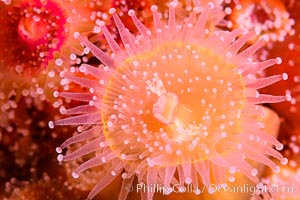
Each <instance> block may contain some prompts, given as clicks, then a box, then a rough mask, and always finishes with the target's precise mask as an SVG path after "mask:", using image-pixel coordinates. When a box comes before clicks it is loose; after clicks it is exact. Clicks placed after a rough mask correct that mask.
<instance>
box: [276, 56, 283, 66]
mask: <svg viewBox="0 0 300 200" xmlns="http://www.w3.org/2000/svg"><path fill="white" fill-rule="evenodd" d="M276 63H277V64H278V65H280V64H281V63H282V59H281V58H280V57H277V58H276Z"/></svg>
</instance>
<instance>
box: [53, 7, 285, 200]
mask: <svg viewBox="0 0 300 200" xmlns="http://www.w3.org/2000/svg"><path fill="white" fill-rule="evenodd" d="M175 6H176V4H175V3H174V4H170V7H169V17H168V22H167V24H165V25H164V24H163V23H164V22H163V21H162V20H161V19H160V13H159V12H158V11H157V7H156V6H152V7H151V10H152V12H153V22H154V30H153V31H150V30H149V29H148V28H147V27H145V26H144V25H143V24H142V23H141V21H139V20H138V18H137V16H136V15H135V12H134V11H133V10H130V11H129V12H128V14H129V16H130V17H131V18H132V21H133V23H134V24H135V26H136V28H137V29H138V30H139V32H140V34H139V35H137V36H134V35H132V34H131V33H130V32H129V31H128V29H126V27H125V26H124V24H123V23H122V21H121V20H120V18H119V17H118V15H117V14H116V12H115V9H113V8H112V9H110V11H109V12H110V14H112V16H113V18H114V21H115V23H116V26H117V28H118V31H119V34H120V36H121V39H122V42H123V46H124V49H122V48H121V47H120V46H119V45H118V44H117V43H116V42H115V41H114V39H113V37H112V35H111V34H110V33H109V32H108V30H107V28H106V27H105V26H104V24H102V26H101V31H102V33H103V34H104V37H105V38H106V41H107V43H108V45H109V46H110V48H111V49H112V52H113V53H112V54H111V55H109V54H107V53H105V52H103V51H102V50H100V49H99V48H97V47H96V46H95V45H93V44H92V43H90V42H89V41H88V40H87V39H86V38H84V37H79V39H80V41H81V42H82V44H84V45H85V46H86V47H87V48H88V49H89V50H90V51H91V52H92V53H93V54H94V55H95V56H96V57H97V58H98V59H99V60H100V61H101V62H102V64H101V65H99V67H97V68H96V67H93V66H90V65H87V64H83V65H81V67H80V68H79V71H80V72H82V73H83V74H87V76H90V75H91V76H94V77H95V78H93V79H90V78H83V77H77V76H75V75H72V73H65V75H64V79H65V80H66V81H63V82H68V81H69V82H70V81H71V82H75V83H77V84H79V85H81V86H83V87H87V88H89V92H88V93H76V92H68V91H66V92H58V91H55V92H54V95H55V96H56V97H59V96H60V97H64V98H68V99H73V100H77V101H78V100H79V101H82V102H86V103H85V104H84V105H80V106H78V107H74V108H70V109H63V112H62V113H64V114H68V115H76V116H71V117H68V118H65V119H60V120H57V121H55V122H53V121H51V122H49V127H50V128H54V126H55V125H80V130H81V131H82V133H80V134H78V135H75V136H73V137H71V138H69V139H68V140H66V141H65V142H64V143H63V144H62V145H61V146H60V147H58V148H57V149H56V150H57V152H58V153H59V155H58V160H59V161H68V160H74V159H78V158H80V157H82V156H84V155H87V154H90V153H92V152H97V153H96V156H95V157H93V158H91V159H90V160H88V161H86V162H84V163H82V164H81V165H80V166H79V167H78V168H77V169H76V170H75V171H74V172H73V176H74V177H75V178H76V177H78V176H79V174H80V172H82V171H84V170H88V169H90V168H92V167H95V166H98V165H105V163H107V162H112V163H114V164H113V165H111V167H110V168H109V170H108V171H109V173H107V174H106V175H105V176H104V177H103V178H102V179H100V180H99V182H98V183H97V185H96V186H95V188H94V189H93V190H92V191H91V192H90V194H89V196H88V199H92V198H93V197H94V196H95V195H96V194H97V193H98V192H100V191H101V190H102V189H103V188H104V187H106V186H107V185H108V184H109V183H110V182H112V180H113V179H114V177H116V176H117V175H121V174H122V178H123V184H130V183H133V181H134V179H135V177H137V180H138V182H140V183H141V182H143V183H145V184H146V185H150V184H162V185H164V186H165V187H171V186H172V185H174V184H176V183H179V184H180V185H184V184H193V185H194V186H198V185H199V184H202V183H203V184H204V185H207V186H208V185H210V184H211V183H216V184H223V183H226V182H227V180H233V179H232V177H233V176H234V174H235V172H237V171H240V172H242V173H244V174H245V175H246V176H247V177H248V178H249V179H251V180H252V181H253V182H255V183H259V179H258V177H257V169H256V168H254V167H252V166H251V165H250V164H249V163H248V161H247V159H250V160H254V161H257V162H259V163H262V164H264V165H266V166H269V167H270V168H272V169H273V170H274V171H276V172H278V171H279V170H280V167H279V166H277V165H276V164H275V163H274V162H273V161H272V160H271V159H270V158H269V156H271V157H273V158H276V159H278V160H280V161H281V162H282V164H285V163H286V161H287V159H286V158H284V157H283V156H282V155H281V154H280V153H279V152H278V151H277V150H281V149H282V148H283V145H282V144H281V143H279V142H278V141H277V140H276V139H275V138H274V137H273V136H271V135H268V134H266V133H265V132H264V131H263V130H262V129H263V128H264V127H265V124H264V123H263V122H262V121H260V120H258V118H259V117H263V116H264V115H265V112H264V109H263V108H262V107H261V106H260V105H258V104H262V103H277V102H281V101H285V100H289V99H290V96H272V95H268V94H260V93H259V92H258V89H260V88H263V87H265V86H267V85H270V84H273V83H276V82H278V81H280V80H286V79H287V78H288V77H287V74H286V73H283V74H281V75H274V76H270V77H265V78H256V76H255V75H256V73H259V72H261V71H262V70H264V69H265V68H267V67H269V66H272V65H274V64H279V63H280V62H281V59H280V58H276V59H269V60H266V61H264V62H254V61H253V58H252V57H253V55H254V53H255V52H256V51H257V50H258V49H259V48H261V47H262V46H263V45H264V42H263V41H258V42H256V43H254V44H253V45H252V46H250V47H248V48H246V49H244V50H241V48H242V47H243V46H244V44H245V43H246V42H247V41H248V40H249V39H250V38H251V37H252V36H254V35H255V34H254V33H245V34H244V31H243V30H241V29H237V30H234V31H232V32H229V31H223V30H218V29H216V28H215V29H214V30H208V29H206V28H205V25H206V20H207V18H208V16H209V15H210V14H211V10H212V9H213V7H214V4H212V3H209V4H208V6H206V7H205V8H204V9H202V11H201V14H199V13H198V11H199V9H194V10H193V11H191V12H196V11H195V10H197V12H196V13H195V14H196V15H197V19H196V20H194V19H195V18H194V17H193V18H191V19H190V20H186V21H185V22H184V23H182V24H179V23H178V22H177V20H176V17H175V14H176V13H175V10H174V7H175ZM95 79H96V80H95ZM81 142H86V144H85V145H83V146H82V147H80V148H78V149H77V150H75V151H74V152H71V153H67V155H63V154H62V152H63V150H64V149H66V148H67V147H70V146H71V145H72V144H75V143H81ZM273 146H275V148H276V150H275V149H273ZM245 158H247V159H245ZM122 172H123V173H122ZM228 174H229V175H228ZM228 176H229V177H228ZM199 178H201V182H202V183H201V182H199V180H198V179H199ZM127 195H128V191H126V188H125V187H122V188H121V192H120V199H126V197H127ZM153 195H154V193H153V192H151V191H150V192H149V193H147V194H141V198H143V199H153Z"/></svg>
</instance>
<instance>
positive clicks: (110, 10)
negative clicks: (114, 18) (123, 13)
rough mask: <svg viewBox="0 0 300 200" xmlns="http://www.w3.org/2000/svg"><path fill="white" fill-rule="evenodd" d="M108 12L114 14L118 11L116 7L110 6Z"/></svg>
mask: <svg viewBox="0 0 300 200" xmlns="http://www.w3.org/2000/svg"><path fill="white" fill-rule="evenodd" d="M108 12H109V14H114V13H115V12H116V9H115V8H110V9H109V11H108Z"/></svg>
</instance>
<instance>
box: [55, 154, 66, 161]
mask: <svg viewBox="0 0 300 200" xmlns="http://www.w3.org/2000/svg"><path fill="white" fill-rule="evenodd" d="M63 160H64V156H63V155H62V154H59V155H58V156H57V161H58V162H62V161H63Z"/></svg>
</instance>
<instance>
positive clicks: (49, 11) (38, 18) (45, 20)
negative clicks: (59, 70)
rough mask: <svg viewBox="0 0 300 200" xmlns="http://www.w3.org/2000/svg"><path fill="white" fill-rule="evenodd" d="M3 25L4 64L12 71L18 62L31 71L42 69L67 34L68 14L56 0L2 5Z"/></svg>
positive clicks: (0, 32) (0, 18)
mask: <svg viewBox="0 0 300 200" xmlns="http://www.w3.org/2000/svg"><path fill="white" fill-rule="evenodd" d="M0 24H1V27H3V28H2V29H1V31H0V36H1V40H0V46H1V47H2V49H1V51H0V55H1V64H3V65H4V66H6V68H7V69H10V68H12V69H13V70H14V69H15V66H16V65H19V66H20V67H22V68H23V69H25V70H24V72H27V73H28V74H31V73H33V72H37V71H39V70H40V69H43V67H45V66H46V65H47V63H48V61H49V60H51V59H52V58H53V54H54V52H55V51H58V50H59V49H60V48H61V46H62V45H63V44H64V42H65V40H66V37H67V33H66V31H65V29H66V28H67V17H66V13H65V11H64V9H63V8H62V7H61V5H60V4H59V3H58V2H56V1H39V0H34V1H22V2H12V4H11V5H7V6H6V5H5V6H4V5H1V17H0ZM8 43H9V44H11V45H7V44H8ZM41 66H42V67H41Z"/></svg>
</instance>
